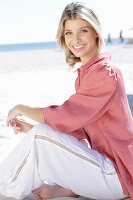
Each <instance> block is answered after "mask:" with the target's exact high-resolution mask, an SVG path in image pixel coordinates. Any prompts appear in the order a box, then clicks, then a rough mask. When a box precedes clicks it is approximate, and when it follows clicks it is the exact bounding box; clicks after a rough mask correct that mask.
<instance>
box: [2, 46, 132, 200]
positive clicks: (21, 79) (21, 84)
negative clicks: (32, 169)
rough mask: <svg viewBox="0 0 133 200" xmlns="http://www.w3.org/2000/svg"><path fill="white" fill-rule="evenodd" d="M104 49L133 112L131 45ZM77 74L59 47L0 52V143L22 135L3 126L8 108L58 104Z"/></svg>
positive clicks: (62, 99) (63, 99) (71, 86)
mask: <svg viewBox="0 0 133 200" xmlns="http://www.w3.org/2000/svg"><path fill="white" fill-rule="evenodd" d="M105 51H107V52H111V54H112V61H113V63H114V64H115V65H116V66H117V67H119V68H120V69H121V71H122V73H123V76H124V80H125V87H126V92H127V97H128V100H129V104H130V108H131V111H132V113H133V45H118V46H111V45H110V46H106V47H105ZM76 76H77V74H76V73H73V72H72V71H70V72H69V71H68V66H67V65H66V63H65V57H64V53H63V52H62V51H60V50H58V49H55V50H33V51H20V52H1V53H0V86H1V87H0V146H3V145H4V144H5V143H7V142H8V141H11V140H12V139H13V140H14V137H15V138H16V141H18V140H20V139H21V137H23V134H20V135H19V136H14V134H13V130H12V129H11V128H7V127H6V125H5V120H6V116H7V113H8V110H9V109H10V108H12V107H13V106H14V105H16V104H18V103H24V104H27V105H31V106H42V107H44V106H48V105H51V104H61V103H63V102H64V101H65V100H66V99H67V98H68V97H69V96H70V95H71V94H72V93H73V92H74V81H75V78H76ZM14 141H15V140H14ZM9 150H10V148H8V151H9ZM5 153H6V152H5ZM4 199H7V198H4V197H0V200H4ZM8 199H10V198H8ZM32 199H34V198H33V196H30V197H29V198H27V199H26V200H32ZM57 199H59V200H61V199H62V200H63V199H64V200H65V199H74V198H57ZM79 199H81V200H83V199H85V198H82V197H80V198H79Z"/></svg>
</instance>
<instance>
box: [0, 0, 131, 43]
mask: <svg viewBox="0 0 133 200" xmlns="http://www.w3.org/2000/svg"><path fill="white" fill-rule="evenodd" d="M72 1H73V0H0V44H9V43H27V42H45V41H56V32H57V27H58V22H59V19H60V16H61V14H62V11H63V9H64V7H65V6H66V5H67V4H68V3H70V2H72ZM79 1H80V2H82V0H79ZM86 1H87V2H88V3H90V5H91V6H92V7H93V9H94V10H96V12H97V14H98V16H99V18H100V21H101V24H102V26H103V33H104V37H107V35H108V33H111V36H112V37H119V32H120V30H121V29H122V30H123V35H124V34H126V32H127V30H128V29H129V28H131V27H133V0H86Z"/></svg>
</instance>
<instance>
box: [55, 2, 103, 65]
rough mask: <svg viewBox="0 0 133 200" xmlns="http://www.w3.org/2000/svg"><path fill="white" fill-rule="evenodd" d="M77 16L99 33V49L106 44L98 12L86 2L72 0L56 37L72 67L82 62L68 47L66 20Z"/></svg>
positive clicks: (97, 42)
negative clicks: (65, 35) (65, 32)
mask: <svg viewBox="0 0 133 200" xmlns="http://www.w3.org/2000/svg"><path fill="white" fill-rule="evenodd" d="M76 18H80V19H84V20H86V21H87V22H88V23H89V24H90V25H91V27H92V28H93V29H94V30H95V32H96V33H97V35H98V37H97V38H96V44H97V47H98V50H101V49H102V47H103V45H104V39H103V36H102V30H101V24H100V22H99V19H98V17H97V15H96V13H95V12H94V11H93V10H92V9H91V8H88V7H87V6H86V5H85V4H84V3H81V2H72V3H70V4H68V5H67V6H66V7H65V9H64V11H63V13H62V16H61V19H60V23H59V26H58V31H57V36H56V38H57V43H58V45H59V46H60V47H61V48H63V49H64V50H65V56H66V63H68V64H69V65H70V66H71V67H73V66H74V65H75V64H76V63H77V62H81V60H80V58H79V57H76V56H75V55H74V54H73V53H72V52H71V51H70V50H69V49H68V48H67V46H66V44H65V38H64V26H65V22H66V20H70V19H76Z"/></svg>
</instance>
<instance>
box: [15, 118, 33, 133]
mask: <svg viewBox="0 0 133 200" xmlns="http://www.w3.org/2000/svg"><path fill="white" fill-rule="evenodd" d="M11 126H12V127H13V129H14V133H15V134H18V133H21V132H22V133H27V132H29V131H30V130H31V129H32V128H33V127H34V125H32V124H29V123H27V122H25V121H24V120H18V119H17V118H15V119H13V120H12V123H11Z"/></svg>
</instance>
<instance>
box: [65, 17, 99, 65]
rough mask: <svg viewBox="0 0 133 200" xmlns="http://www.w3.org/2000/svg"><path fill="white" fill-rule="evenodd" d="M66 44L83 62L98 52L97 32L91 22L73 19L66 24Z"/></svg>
mask: <svg viewBox="0 0 133 200" xmlns="http://www.w3.org/2000/svg"><path fill="white" fill-rule="evenodd" d="M64 37H65V44H66V46H67V47H68V48H69V49H70V50H71V52H72V53H73V54H74V55H75V56H76V57H80V59H81V62H82V64H85V63H86V62H88V61H89V60H90V59H91V58H92V57H93V56H95V55H97V54H98V48H97V44H96V38H97V34H96V32H95V31H94V29H93V28H92V27H91V26H90V25H89V23H88V22H87V21H85V20H83V19H71V20H67V21H66V22H65V26H64Z"/></svg>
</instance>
